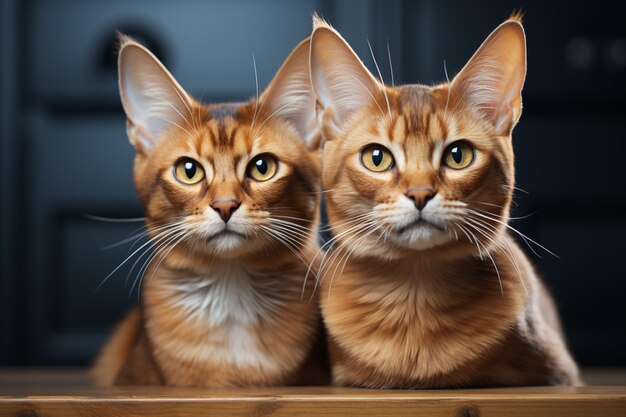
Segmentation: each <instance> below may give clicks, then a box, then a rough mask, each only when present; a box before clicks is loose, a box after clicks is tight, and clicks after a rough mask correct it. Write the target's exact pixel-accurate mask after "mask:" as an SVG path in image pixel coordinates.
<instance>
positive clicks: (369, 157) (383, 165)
mask: <svg viewBox="0 0 626 417" xmlns="http://www.w3.org/2000/svg"><path fill="white" fill-rule="evenodd" d="M361 163H362V164H363V166H364V167H365V168H367V169H369V170H370V171H374V172H383V171H387V170H388V169H390V168H392V167H393V164H394V159H393V156H392V155H391V152H390V151H389V150H388V149H387V148H385V147H384V146H382V145H370V146H368V147H367V148H365V149H364V150H363V152H361Z"/></svg>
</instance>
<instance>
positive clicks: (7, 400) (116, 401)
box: [0, 371, 626, 417]
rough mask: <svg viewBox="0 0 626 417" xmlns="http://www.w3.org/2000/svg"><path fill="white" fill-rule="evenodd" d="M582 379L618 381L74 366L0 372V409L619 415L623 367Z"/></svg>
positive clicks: (625, 385)
mask: <svg viewBox="0 0 626 417" xmlns="http://www.w3.org/2000/svg"><path fill="white" fill-rule="evenodd" d="M590 377H591V378H590ZM587 380H590V382H591V381H593V382H602V381H607V383H609V384H611V383H616V384H621V385H616V386H587V387H578V388H573V387H522V388H498V389H471V390H424V391H400V390H394V391H388V390H364V389H350V388H333V387H307V388H300V387H288V388H271V389H270V388H245V389H203V388H167V387H114V388H98V387H93V386H90V385H89V384H88V380H87V379H86V374H85V373H84V372H82V371H78V372H77V371H54V372H50V371H47V372H44V371H0V416H5V415H7V416H19V417H27V416H33V417H34V416H64V417H65V416H67V417H71V416H86V415H88V416H95V415H98V416H100V415H101V416H122V415H124V416H126V415H149V416H200V415H202V416H294V415H298V416H348V415H370V416H394V417H396V416H433V417H437V416H450V417H479V416H485V417H488V416H497V417H513V416H520V417H521V416H524V417H527V416H555V417H559V416H568V417H572V416H599V417H602V416H624V417H626V373H625V372H623V371H619V372H608V371H603V372H600V373H598V372H596V373H595V374H593V373H589V374H588V376H587Z"/></svg>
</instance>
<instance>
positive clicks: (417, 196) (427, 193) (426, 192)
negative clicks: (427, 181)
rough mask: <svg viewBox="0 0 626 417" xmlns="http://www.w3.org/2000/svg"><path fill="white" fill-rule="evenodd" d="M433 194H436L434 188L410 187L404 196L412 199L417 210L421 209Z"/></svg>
mask: <svg viewBox="0 0 626 417" xmlns="http://www.w3.org/2000/svg"><path fill="white" fill-rule="evenodd" d="M435 194H437V193H436V192H435V190H433V189H432V188H430V187H411V188H409V189H408V190H407V192H406V196H407V197H409V198H410V199H411V200H413V203H414V204H415V207H417V209H418V210H423V209H424V207H426V203H428V201H429V200H430V199H432V198H433V197H434V196H435Z"/></svg>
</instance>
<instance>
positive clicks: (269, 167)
mask: <svg viewBox="0 0 626 417" xmlns="http://www.w3.org/2000/svg"><path fill="white" fill-rule="evenodd" d="M277 169H278V161H276V158H274V157H273V156H271V155H268V154H262V155H259V156H257V157H255V158H254V159H252V161H250V164H248V169H247V171H246V173H247V175H248V177H250V178H252V179H253V180H255V181H259V182H262V181H267V180H269V179H270V178H272V177H273V176H274V175H275V174H276V171H277Z"/></svg>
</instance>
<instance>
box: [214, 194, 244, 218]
mask: <svg viewBox="0 0 626 417" xmlns="http://www.w3.org/2000/svg"><path fill="white" fill-rule="evenodd" d="M211 207H213V210H215V211H217V212H218V213H219V215H220V217H221V218H222V220H224V223H227V222H228V219H230V217H231V216H232V215H233V213H234V212H235V210H237V209H238V208H239V202H238V201H237V200H235V199H233V198H225V199H221V198H218V199H217V200H215V201H213V202H212V203H211Z"/></svg>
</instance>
